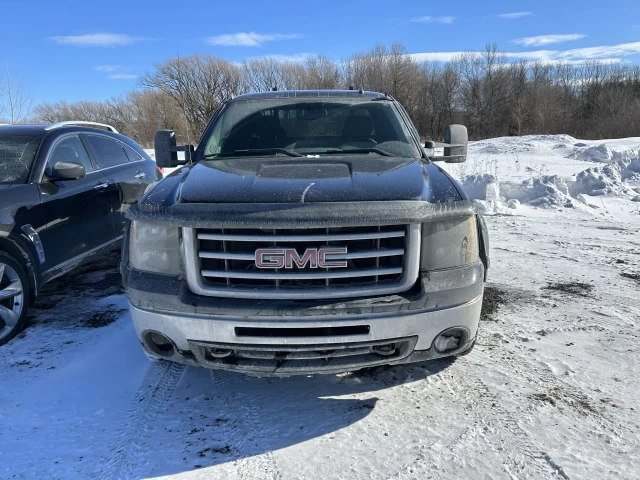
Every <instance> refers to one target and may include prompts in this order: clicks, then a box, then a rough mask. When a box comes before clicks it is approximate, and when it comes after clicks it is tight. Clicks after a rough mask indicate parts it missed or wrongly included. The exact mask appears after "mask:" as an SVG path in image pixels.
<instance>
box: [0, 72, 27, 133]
mask: <svg viewBox="0 0 640 480" xmlns="http://www.w3.org/2000/svg"><path fill="white" fill-rule="evenodd" d="M4 66H5V69H4V75H3V78H2V80H0V115H2V116H4V115H6V123H11V124H15V123H23V122H24V121H25V120H26V119H27V118H28V117H29V115H30V114H31V106H32V105H33V99H32V97H31V95H29V93H28V92H27V91H26V90H25V86H24V81H23V80H22V78H21V77H20V76H19V75H18V74H17V73H16V72H14V71H12V70H11V69H10V68H9V64H8V63H7V62H6V61H5V64H4Z"/></svg>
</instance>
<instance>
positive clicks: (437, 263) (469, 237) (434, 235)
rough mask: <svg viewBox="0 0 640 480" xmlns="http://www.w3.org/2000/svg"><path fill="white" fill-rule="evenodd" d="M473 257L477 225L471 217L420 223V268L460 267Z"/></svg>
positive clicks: (472, 261)
mask: <svg viewBox="0 0 640 480" xmlns="http://www.w3.org/2000/svg"><path fill="white" fill-rule="evenodd" d="M477 260H478V228H477V226H476V219H475V217H461V218H450V219H447V220H438V221H435V222H428V223H423V224H422V250H421V252H420V270H421V271H430V270H442V269H444V268H453V267H461V266H463V265H469V264H470V263H474V262H476V261H477Z"/></svg>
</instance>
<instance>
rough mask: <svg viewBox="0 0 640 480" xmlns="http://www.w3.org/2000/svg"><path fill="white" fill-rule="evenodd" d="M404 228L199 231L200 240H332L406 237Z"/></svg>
mask: <svg viewBox="0 0 640 480" xmlns="http://www.w3.org/2000/svg"><path fill="white" fill-rule="evenodd" d="M404 235H405V232H404V230H398V231H393V232H370V233H369V232H364V233H331V234H327V235H305V234H304V233H303V232H301V234H300V235H236V234H226V233H224V234H223V233H198V240H219V241H234V242H269V243H271V242H301V241H304V242H331V241H340V240H371V239H374V240H375V239H377V238H398V237H404Z"/></svg>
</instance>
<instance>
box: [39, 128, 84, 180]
mask: <svg viewBox="0 0 640 480" xmlns="http://www.w3.org/2000/svg"><path fill="white" fill-rule="evenodd" d="M58 162H76V163H81V164H82V165H83V166H84V169H85V170H86V172H87V173H89V172H91V171H93V165H92V164H91V160H89V155H87V151H86V150H85V148H84V145H83V144H82V141H81V140H80V139H79V138H78V137H76V136H73V137H66V138H63V139H62V140H60V141H59V142H58V143H56V145H55V147H53V151H52V152H51V155H49V160H48V161H47V167H46V169H45V172H44V173H45V175H46V176H48V177H49V176H51V168H52V167H53V166H54V165H55V164H56V163H58Z"/></svg>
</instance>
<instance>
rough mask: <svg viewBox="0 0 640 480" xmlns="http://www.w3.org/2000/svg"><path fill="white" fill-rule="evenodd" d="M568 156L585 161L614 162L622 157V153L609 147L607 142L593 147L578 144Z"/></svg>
mask: <svg viewBox="0 0 640 480" xmlns="http://www.w3.org/2000/svg"><path fill="white" fill-rule="evenodd" d="M567 158H575V159H576V160H582V161H583V162H594V163H613V162H615V161H617V160H620V159H622V153H620V152H619V151H617V150H613V149H611V148H609V147H608V146H607V144H606V143H602V144H600V145H596V146H593V147H589V146H586V145H585V144H578V145H577V146H576V148H575V149H574V151H573V153H571V154H570V155H568V156H567Z"/></svg>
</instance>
